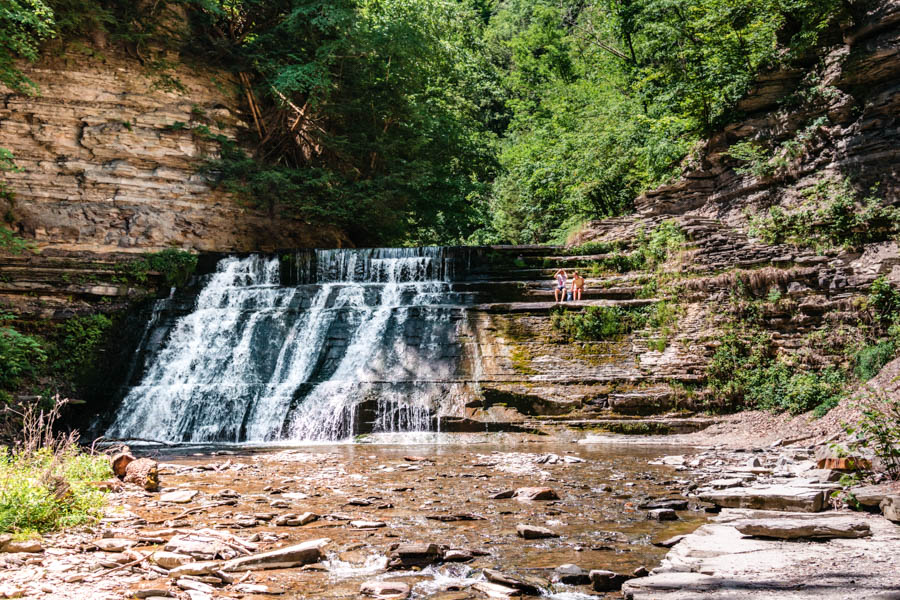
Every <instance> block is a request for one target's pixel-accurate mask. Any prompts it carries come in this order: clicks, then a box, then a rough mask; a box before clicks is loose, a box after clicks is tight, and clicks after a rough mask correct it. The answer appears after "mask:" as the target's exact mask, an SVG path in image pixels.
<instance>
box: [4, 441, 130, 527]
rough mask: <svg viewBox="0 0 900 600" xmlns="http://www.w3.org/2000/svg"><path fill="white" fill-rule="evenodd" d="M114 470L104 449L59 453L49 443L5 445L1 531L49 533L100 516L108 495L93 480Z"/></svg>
mask: <svg viewBox="0 0 900 600" xmlns="http://www.w3.org/2000/svg"><path fill="white" fill-rule="evenodd" d="M111 475H112V473H111V471H110V469H109V462H108V460H107V459H106V457H105V456H102V455H101V456H88V455H85V454H83V453H80V452H78V451H77V450H76V449H69V450H66V451H65V452H64V453H62V454H57V455H54V453H53V452H52V451H50V450H47V449H44V450H40V451H38V452H35V453H23V452H20V453H16V452H11V451H10V450H9V449H7V448H6V447H0V532H8V533H16V534H24V535H27V534H34V533H47V532H50V531H54V530H58V529H62V528H64V527H71V526H74V525H82V524H86V523H91V522H95V521H96V520H97V519H99V518H100V517H101V516H102V507H103V502H104V497H103V492H101V491H100V490H98V489H96V488H94V487H92V486H90V485H89V482H90V481H96V480H100V479H105V478H108V477H110V476H111Z"/></svg>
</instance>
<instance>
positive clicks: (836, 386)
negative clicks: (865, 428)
mask: <svg viewBox="0 0 900 600" xmlns="http://www.w3.org/2000/svg"><path fill="white" fill-rule="evenodd" d="M707 384H708V386H709V388H710V390H711V391H712V392H713V393H714V395H715V396H716V397H717V398H718V399H720V400H722V401H724V402H725V407H726V408H740V407H747V408H759V409H764V410H773V411H778V412H781V411H788V412H790V413H791V414H799V413H802V412H806V411H808V410H813V409H816V410H817V413H818V414H824V413H825V412H827V411H828V410H829V409H830V408H832V407H833V406H835V405H836V404H837V402H838V401H839V400H840V399H841V397H842V396H843V394H844V390H845V387H846V377H845V375H844V373H843V372H842V371H840V370H839V369H837V368H834V367H828V368H825V369H821V370H818V371H807V370H804V369H798V368H797V367H796V366H792V365H788V364H787V363H786V362H784V361H783V360H780V359H778V358H777V357H775V356H774V352H773V350H772V344H771V337H770V336H769V334H766V333H762V332H757V331H752V330H734V331H730V332H728V333H726V334H725V335H724V336H723V337H722V339H721V340H720V344H719V346H718V348H717V349H716V351H715V353H714V354H713V357H712V359H711V360H710V363H709V365H708V366H707Z"/></svg>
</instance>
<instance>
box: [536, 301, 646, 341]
mask: <svg viewBox="0 0 900 600" xmlns="http://www.w3.org/2000/svg"><path fill="white" fill-rule="evenodd" d="M646 322H647V316H646V314H645V313H644V312H643V311H641V310H639V309H629V308H622V307H620V306H588V307H587V308H585V309H584V310H583V311H581V312H572V311H567V310H565V309H561V310H558V311H556V312H554V313H553V314H552V315H551V317H550V323H551V325H552V326H553V328H554V329H556V330H558V331H560V332H562V333H563V334H564V335H565V336H566V337H567V338H568V339H570V340H579V341H594V340H605V339H610V338H615V337H617V336H620V335H623V334H626V333H629V332H631V331H633V330H634V329H637V328H639V327H643V325H644V324H645V323H646Z"/></svg>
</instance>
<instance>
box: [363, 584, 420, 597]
mask: <svg viewBox="0 0 900 600" xmlns="http://www.w3.org/2000/svg"><path fill="white" fill-rule="evenodd" d="M409 592H410V589H409V585H407V584H405V583H403V582H402V581H366V582H365V583H363V584H362V585H361V586H360V587H359V593H360V594H363V595H364V596H372V597H374V598H381V599H384V600H395V599H396V600H400V599H402V598H406V597H408V596H409Z"/></svg>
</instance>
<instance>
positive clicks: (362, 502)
mask: <svg viewBox="0 0 900 600" xmlns="http://www.w3.org/2000/svg"><path fill="white" fill-rule="evenodd" d="M347 504H349V505H350V506H371V505H372V501H371V500H367V499H365V498H350V499H349V500H347Z"/></svg>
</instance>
